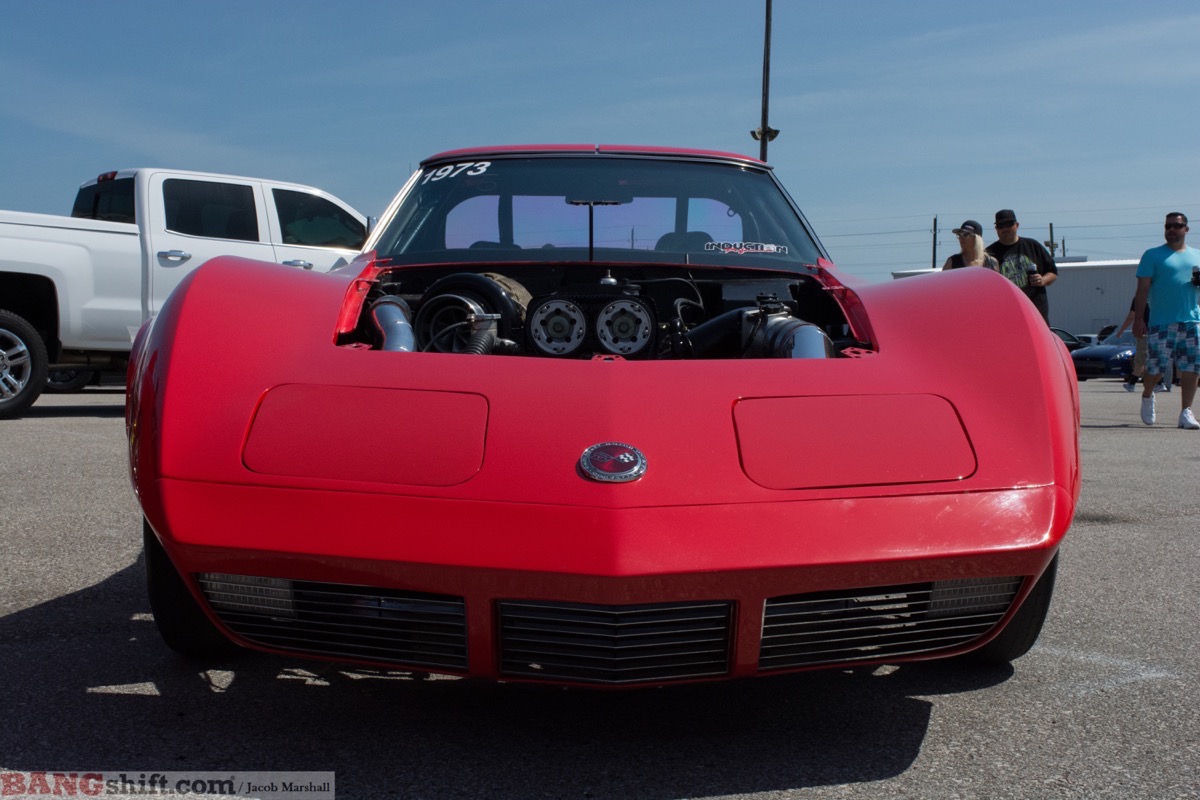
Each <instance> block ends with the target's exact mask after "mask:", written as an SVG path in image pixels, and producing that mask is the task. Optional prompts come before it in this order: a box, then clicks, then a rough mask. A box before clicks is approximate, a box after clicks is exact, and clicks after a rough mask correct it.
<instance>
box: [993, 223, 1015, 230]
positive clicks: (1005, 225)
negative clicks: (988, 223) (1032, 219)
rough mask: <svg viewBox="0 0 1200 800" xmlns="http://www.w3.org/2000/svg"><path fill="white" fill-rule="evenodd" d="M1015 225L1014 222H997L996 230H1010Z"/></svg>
mask: <svg viewBox="0 0 1200 800" xmlns="http://www.w3.org/2000/svg"><path fill="white" fill-rule="evenodd" d="M1016 224H1017V223H1015V222H997V223H996V229H997V230H1003V229H1004V228H1011V227H1012V226H1013V225H1016Z"/></svg>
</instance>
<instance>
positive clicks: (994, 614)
mask: <svg viewBox="0 0 1200 800" xmlns="http://www.w3.org/2000/svg"><path fill="white" fill-rule="evenodd" d="M1021 581H1022V579H1021V578H1019V577H1007V578H986V579H970V580H954V581H937V582H935V583H919V584H908V585H904V586H886V587H875V588H870V589H856V590H846V591H832V592H816V593H812V594H799V595H792V596H790V597H773V598H770V599H768V600H767V605H766V613H765V615H764V619H763V637H762V650H761V652H760V655H759V669H760V670H763V671H767V670H773V669H788V668H795V667H807V666H814V665H819V664H833V663H845V662H852V661H866V660H870V661H879V660H883V659H888V658H892V657H896V656H911V655H915V654H920V653H932V652H936V651H939V650H947V649H950V648H953V647H958V646H960V645H963V644H966V643H968V642H970V641H972V640H974V639H977V638H979V637H980V636H983V635H984V634H985V633H987V632H988V631H990V630H991V629H992V627H993V626H995V625H996V623H997V622H999V621H1000V619H1001V618H1002V617H1003V616H1004V614H1005V612H1007V611H1008V609H1009V606H1011V605H1012V602H1013V599H1014V598H1015V597H1016V595H1017V591H1018V590H1019V589H1020V588H1021Z"/></svg>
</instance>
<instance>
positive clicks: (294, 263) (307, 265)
mask: <svg viewBox="0 0 1200 800" xmlns="http://www.w3.org/2000/svg"><path fill="white" fill-rule="evenodd" d="M283 265H284V266H285V267H300V269H312V268H313V263H312V262H311V261H301V260H300V259H293V260H291V261H284V262H283Z"/></svg>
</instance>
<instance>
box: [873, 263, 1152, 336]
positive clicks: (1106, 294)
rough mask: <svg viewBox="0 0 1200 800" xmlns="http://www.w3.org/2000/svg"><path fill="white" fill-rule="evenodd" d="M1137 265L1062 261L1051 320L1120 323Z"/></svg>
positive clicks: (1052, 291)
mask: <svg viewBox="0 0 1200 800" xmlns="http://www.w3.org/2000/svg"><path fill="white" fill-rule="evenodd" d="M1137 265H1138V262H1137V259H1122V260H1118V261H1061V262H1059V263H1058V280H1056V281H1055V282H1054V283H1053V285H1051V286H1050V287H1049V288H1047V289H1046V292H1047V294H1048V297H1049V300H1050V324H1051V325H1053V326H1054V327H1056V328H1062V329H1064V330H1068V331H1070V332H1071V333H1096V332H1097V331H1099V330H1100V329H1101V328H1103V327H1104V326H1105V325H1120V324H1121V323H1122V322H1123V321H1124V319H1125V315H1126V314H1128V313H1129V304H1130V303H1132V302H1133V294H1134V292H1135V291H1137V278H1136V277H1135V276H1134V273H1135V272H1136V271H1137ZM934 272H940V270H936V269H909V270H902V271H899V272H893V273H892V277H893V278H908V277H912V276H914V275H928V274H931V273H934Z"/></svg>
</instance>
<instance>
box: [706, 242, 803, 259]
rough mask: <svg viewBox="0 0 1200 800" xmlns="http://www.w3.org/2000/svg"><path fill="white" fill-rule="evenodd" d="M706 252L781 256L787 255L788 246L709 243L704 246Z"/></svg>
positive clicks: (759, 243)
mask: <svg viewBox="0 0 1200 800" xmlns="http://www.w3.org/2000/svg"><path fill="white" fill-rule="evenodd" d="M704 249H705V250H712V251H715V252H718V253H737V254H738V255H744V254H745V253H777V254H779V255H781V256H786V255H787V251H788V249H787V246H786V245H782V244H764V243H762V242H708V243H707V244H705V245H704Z"/></svg>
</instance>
